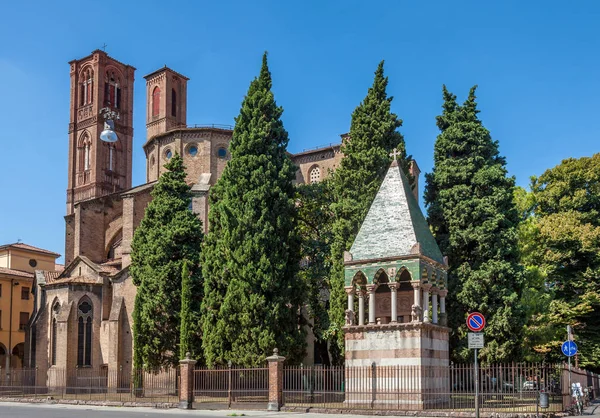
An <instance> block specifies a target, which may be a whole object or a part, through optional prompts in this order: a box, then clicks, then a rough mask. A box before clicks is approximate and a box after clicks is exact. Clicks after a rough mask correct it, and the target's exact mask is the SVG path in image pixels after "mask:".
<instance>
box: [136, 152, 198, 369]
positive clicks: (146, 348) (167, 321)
mask: <svg viewBox="0 0 600 418" xmlns="http://www.w3.org/2000/svg"><path fill="white" fill-rule="evenodd" d="M165 168H166V169H167V170H168V171H166V172H165V173H164V174H163V175H162V176H161V177H160V179H159V180H158V182H157V183H156V185H155V186H154V189H153V190H152V201H151V202H150V203H149V204H148V207H147V208H146V213H145V215H144V218H143V219H142V221H141V223H140V226H139V227H138V228H137V229H136V230H135V233H134V236H133V241H132V244H131V248H132V253H131V267H130V273H131V276H132V278H133V283H134V284H135V285H136V286H137V287H138V288H137V294H136V298H135V306H134V311H133V321H134V324H133V329H134V334H133V338H134V356H133V357H134V366H135V367H136V368H140V367H142V366H143V365H146V366H148V367H149V368H151V369H157V368H159V367H161V366H166V365H177V364H178V362H179V337H180V310H181V293H182V291H181V278H182V272H183V268H184V265H188V267H189V273H188V277H189V280H190V283H189V285H190V288H191V292H192V294H194V295H195V297H197V298H201V297H202V275H201V269H200V265H199V263H200V253H201V244H202V238H203V233H202V222H201V221H200V220H199V219H198V218H197V217H196V216H195V215H194V214H193V213H192V212H191V211H190V210H189V209H188V208H189V204H190V202H191V194H190V187H189V186H188V185H187V184H186V182H185V177H186V174H185V167H184V165H183V159H182V158H181V157H180V156H179V155H178V154H175V155H174V156H173V158H171V160H170V161H169V162H168V163H167V164H166V165H165ZM196 309H197V310H199V307H197V308H196ZM196 338H199V335H196Z"/></svg>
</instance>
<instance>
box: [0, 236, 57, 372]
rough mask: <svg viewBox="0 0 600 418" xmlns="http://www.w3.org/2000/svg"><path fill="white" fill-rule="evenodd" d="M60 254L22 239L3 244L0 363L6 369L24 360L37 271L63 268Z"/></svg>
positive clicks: (0, 291) (0, 285) (1, 259)
mask: <svg viewBox="0 0 600 418" xmlns="http://www.w3.org/2000/svg"><path fill="white" fill-rule="evenodd" d="M58 257H60V254H57V253H54V252H52V251H48V250H44V249H41V248H36V247H33V246H31V245H27V244H23V243H20V242H19V243H16V244H7V245H0V367H2V368H3V369H5V370H6V369H10V368H17V367H20V366H21V365H22V364H23V355H24V347H25V344H24V343H25V330H26V327H27V323H28V322H29V317H30V316H31V312H32V311H33V296H32V295H31V289H32V287H33V279H34V272H35V270H48V271H56V269H57V268H59V269H60V268H61V266H60V265H57V264H56V259H57V258H58ZM11 353H12V354H14V355H13V356H12V358H11V356H9V355H8V354H11Z"/></svg>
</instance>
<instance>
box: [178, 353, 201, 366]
mask: <svg viewBox="0 0 600 418" xmlns="http://www.w3.org/2000/svg"><path fill="white" fill-rule="evenodd" d="M191 357H192V354H191V353H190V352H189V351H188V352H187V353H185V358H184V359H182V360H179V364H196V363H197V361H196V360H193V359H192V358H191Z"/></svg>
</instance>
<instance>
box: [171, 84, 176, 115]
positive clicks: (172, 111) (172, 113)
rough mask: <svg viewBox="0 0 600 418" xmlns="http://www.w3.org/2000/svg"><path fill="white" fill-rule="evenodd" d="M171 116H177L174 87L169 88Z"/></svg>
mask: <svg viewBox="0 0 600 418" xmlns="http://www.w3.org/2000/svg"><path fill="white" fill-rule="evenodd" d="M171 116H173V117H175V116H177V93H176V92H175V89H173V90H171Z"/></svg>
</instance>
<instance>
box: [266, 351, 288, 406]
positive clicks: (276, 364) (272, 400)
mask: <svg viewBox="0 0 600 418" xmlns="http://www.w3.org/2000/svg"><path fill="white" fill-rule="evenodd" d="M284 360H285V357H282V356H280V355H279V350H278V349H274V350H273V355H272V356H271V357H267V361H268V362H269V405H268V406H267V410H268V411H279V410H280V409H281V405H283V362H284Z"/></svg>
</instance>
